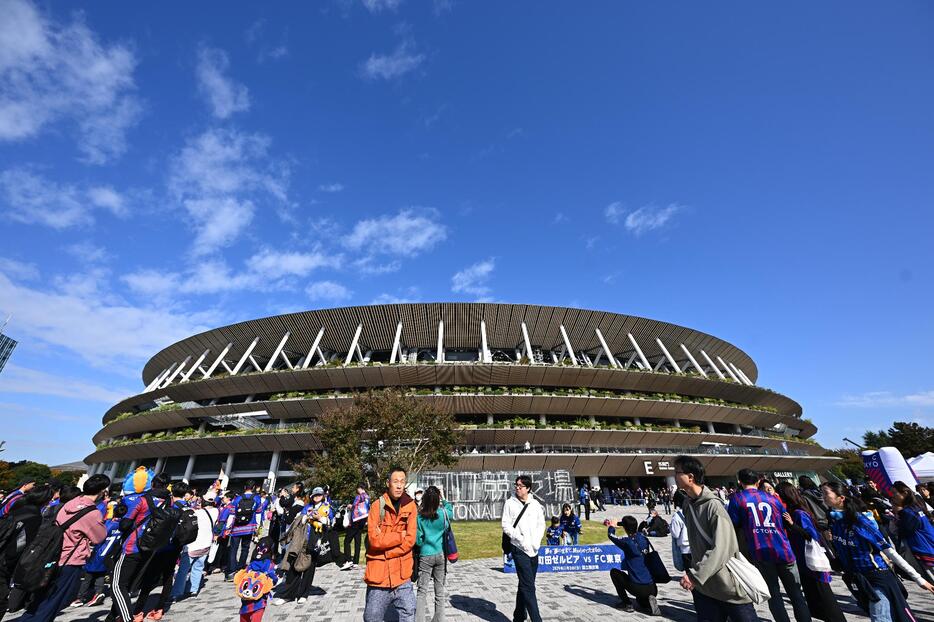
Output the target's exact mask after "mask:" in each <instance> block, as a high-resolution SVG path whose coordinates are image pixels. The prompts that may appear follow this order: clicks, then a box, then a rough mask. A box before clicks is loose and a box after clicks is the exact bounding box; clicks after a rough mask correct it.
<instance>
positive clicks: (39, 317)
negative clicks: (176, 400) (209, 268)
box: [0, 275, 221, 371]
mask: <svg viewBox="0 0 934 622" xmlns="http://www.w3.org/2000/svg"><path fill="white" fill-rule="evenodd" d="M63 280H68V279H63ZM74 281H80V279H74ZM95 289H98V288H95ZM0 300H3V301H4V306H5V308H6V311H8V312H11V313H13V315H14V316H15V317H16V318H17V321H16V329H17V334H18V335H23V336H24V338H25V340H32V341H34V342H37V343H41V344H47V345H51V346H58V347H61V348H64V349H66V350H68V351H71V352H74V353H75V354H77V355H78V356H80V357H82V358H84V359H85V360H87V361H89V362H90V363H92V364H95V365H101V366H111V367H119V368H120V369H121V370H123V371H126V367H125V363H126V362H127V361H128V360H132V361H142V360H145V359H147V358H148V357H150V356H152V355H153V354H154V353H155V352H158V351H159V350H160V349H162V348H164V347H165V346H166V345H168V344H170V343H173V342H175V341H178V340H180V339H183V338H185V337H188V336H191V335H193V334H196V333H199V332H202V331H205V330H208V329H209V328H211V327H213V326H217V325H218V324H219V323H220V321H221V320H220V317H219V316H218V314H217V313H215V312H212V311H204V312H195V313H175V312H173V311H170V310H167V309H166V308H165V307H153V308H146V307H134V306H132V305H130V304H127V303H125V302H121V301H119V300H113V299H112V297H111V296H101V295H100V293H99V292H98V291H95V292H92V293H90V294H88V293H87V292H86V291H85V292H83V293H69V292H67V291H62V290H61V289H59V288H57V287H52V286H50V285H48V284H46V283H43V284H42V285H41V287H37V288H35V289H33V288H30V287H27V286H24V285H20V284H18V283H14V282H13V281H11V280H10V279H9V278H7V277H6V276H4V275H0ZM118 361H119V363H120V364H119V366H118V365H117V362H118Z"/></svg>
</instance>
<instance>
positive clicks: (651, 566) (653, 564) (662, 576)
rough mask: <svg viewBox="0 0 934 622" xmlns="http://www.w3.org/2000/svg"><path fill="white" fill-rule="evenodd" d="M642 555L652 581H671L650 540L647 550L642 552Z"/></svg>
mask: <svg viewBox="0 0 934 622" xmlns="http://www.w3.org/2000/svg"><path fill="white" fill-rule="evenodd" d="M642 556H643V558H644V559H645V567H646V568H647V569H648V571H649V574H650V575H652V581H654V582H655V583H657V584H662V583H668V582H669V581H671V575H670V574H668V569H667V568H665V562H663V561H662V558H661V556H660V555H659V554H658V551H656V550H655V547H654V546H652V543H651V542H649V550H648V552H647V553H646V552H643V554H642Z"/></svg>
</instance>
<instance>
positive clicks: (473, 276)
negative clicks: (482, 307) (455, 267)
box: [451, 258, 496, 298]
mask: <svg viewBox="0 0 934 622" xmlns="http://www.w3.org/2000/svg"><path fill="white" fill-rule="evenodd" d="M495 268H496V262H495V261H494V260H493V258H490V259H487V260H485V261H480V262H477V263H475V264H473V265H472V266H468V267H466V268H464V269H463V270H461V271H460V272H457V273H456V274H455V275H454V276H453V277H451V291H453V292H455V293H463V294H471V295H474V296H478V297H481V298H486V297H488V296H489V295H490V292H491V290H490V288H489V286H488V285H487V282H488V281H489V279H490V275H491V274H493V270H494V269H495Z"/></svg>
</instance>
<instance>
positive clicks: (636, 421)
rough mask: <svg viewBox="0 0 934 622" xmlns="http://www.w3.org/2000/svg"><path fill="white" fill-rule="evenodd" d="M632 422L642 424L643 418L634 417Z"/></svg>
mask: <svg viewBox="0 0 934 622" xmlns="http://www.w3.org/2000/svg"><path fill="white" fill-rule="evenodd" d="M632 422H633V423H635V424H636V425H642V419H640V418H639V417H633V418H632Z"/></svg>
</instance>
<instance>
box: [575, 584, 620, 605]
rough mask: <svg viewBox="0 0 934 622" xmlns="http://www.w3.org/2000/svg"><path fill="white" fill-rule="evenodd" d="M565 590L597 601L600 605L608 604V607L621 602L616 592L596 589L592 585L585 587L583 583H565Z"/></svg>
mask: <svg viewBox="0 0 934 622" xmlns="http://www.w3.org/2000/svg"><path fill="white" fill-rule="evenodd" d="M564 591H565V592H568V593H569V594H574V595H575V596H580V597H581V598H585V599H587V600H589V601H592V602H595V603H597V604H598V605H606V606H607V607H615V606H616V604H617V603H618V602H619V596H617V595H616V594H610V593H609V592H601V591H600V590H595V589H593V588H592V587H584V586H583V585H565V586H564Z"/></svg>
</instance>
